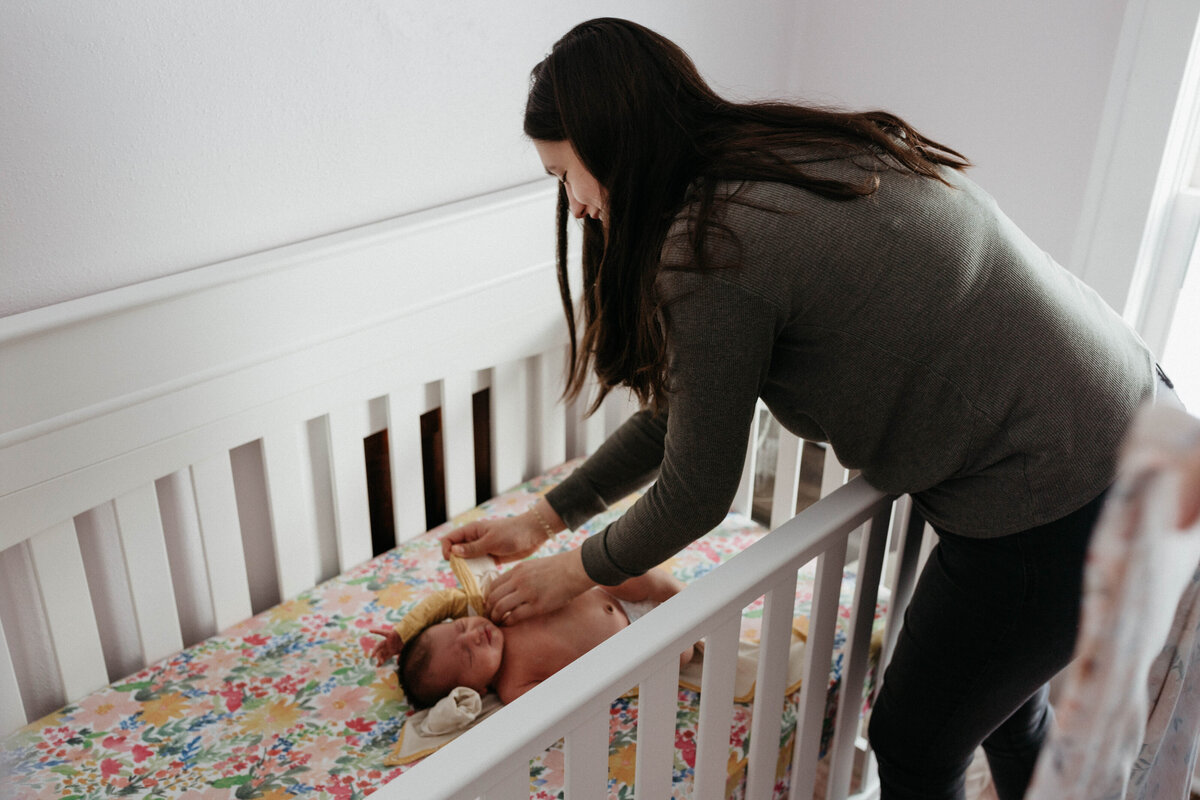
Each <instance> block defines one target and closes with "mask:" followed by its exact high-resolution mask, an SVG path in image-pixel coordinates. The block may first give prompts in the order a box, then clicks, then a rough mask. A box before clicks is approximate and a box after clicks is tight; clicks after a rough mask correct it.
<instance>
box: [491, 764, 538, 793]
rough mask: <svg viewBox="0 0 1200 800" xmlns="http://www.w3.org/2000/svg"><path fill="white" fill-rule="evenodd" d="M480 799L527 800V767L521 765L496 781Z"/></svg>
mask: <svg viewBox="0 0 1200 800" xmlns="http://www.w3.org/2000/svg"><path fill="white" fill-rule="evenodd" d="M480 800H529V767H528V765H523V766H520V767H517V768H516V769H514V770H512V771H511V772H509V773H508V774H506V775H505V776H504V777H503V778H501V779H500V780H498V781H496V782H495V783H494V784H493V785H492V788H490V789H488V790H487V791H486V792H484V793H483V794H482V795H481V796H480Z"/></svg>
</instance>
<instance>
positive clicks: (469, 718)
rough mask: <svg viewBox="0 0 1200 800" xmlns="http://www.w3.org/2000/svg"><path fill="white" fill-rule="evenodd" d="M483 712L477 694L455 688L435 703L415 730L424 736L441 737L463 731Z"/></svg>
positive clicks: (464, 687)
mask: <svg viewBox="0 0 1200 800" xmlns="http://www.w3.org/2000/svg"><path fill="white" fill-rule="evenodd" d="M481 711H483V700H482V699H480V697H479V692H477V691H475V690H474V689H471V688H468V687H466V686H457V687H455V688H454V689H453V690H452V691H451V692H450V694H448V695H446V696H445V697H443V698H442V699H441V700H439V701H437V703H435V704H434V705H433V707H432V708H430V709H429V713H428V714H426V715H425V719H423V720H421V721H420V723H418V725H417V728H418V730H420V731H421V733H422V734H424V735H425V736H443V735H445V734H447V733H454V732H456V731H461V730H465V729H466V728H467V727H468V726H470V724H471V723H472V722H474V721H475V719H476V717H478V716H479V713H480V712H481Z"/></svg>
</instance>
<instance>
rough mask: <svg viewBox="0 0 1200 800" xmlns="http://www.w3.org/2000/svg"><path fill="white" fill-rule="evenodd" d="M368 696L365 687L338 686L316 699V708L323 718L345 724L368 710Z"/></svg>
mask: <svg viewBox="0 0 1200 800" xmlns="http://www.w3.org/2000/svg"><path fill="white" fill-rule="evenodd" d="M367 694H368V689H367V687H365V686H338V687H337V688H335V689H333V690H332V691H330V692H329V693H328V694H326V695H324V696H323V697H318V698H316V706H317V709H318V710H319V711H320V712H321V716H322V717H323V718H325V719H329V720H338V721H341V722H345V721H346V720H348V719H350V718H351V717H353V716H355V715H356V714H360V713H361V712H362V711H363V710H365V709H366V706H367Z"/></svg>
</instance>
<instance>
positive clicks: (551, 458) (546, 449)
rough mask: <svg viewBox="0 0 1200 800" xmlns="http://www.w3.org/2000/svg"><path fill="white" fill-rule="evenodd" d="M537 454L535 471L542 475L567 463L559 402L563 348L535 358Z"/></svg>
mask: <svg viewBox="0 0 1200 800" xmlns="http://www.w3.org/2000/svg"><path fill="white" fill-rule="evenodd" d="M536 360H537V370H538V378H537V386H538V395H537V398H536V399H537V410H538V416H537V419H538V452H537V463H536V464H535V468H536V469H537V471H538V472H545V471H546V470H548V469H550V468H551V467H556V466H558V465H559V464H561V463H563V462H564V461H566V460H567V417H566V409H565V408H564V407H563V404H562V403H561V402H559V397H560V396H561V395H562V389H563V364H562V361H563V349H562V348H561V347H559V348H555V349H554V350H550V351H548V352H546V353H542V354H541V355H540V356H538V357H537V359H536Z"/></svg>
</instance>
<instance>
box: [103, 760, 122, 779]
mask: <svg viewBox="0 0 1200 800" xmlns="http://www.w3.org/2000/svg"><path fill="white" fill-rule="evenodd" d="M120 771H121V762H120V761H117V760H116V759H115V758H106V759H104V760H103V761H101V762H100V774H101V775H103V776H104V777H106V778H111V777H112V776H113V775H116V774H117V773H118V772H120Z"/></svg>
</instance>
